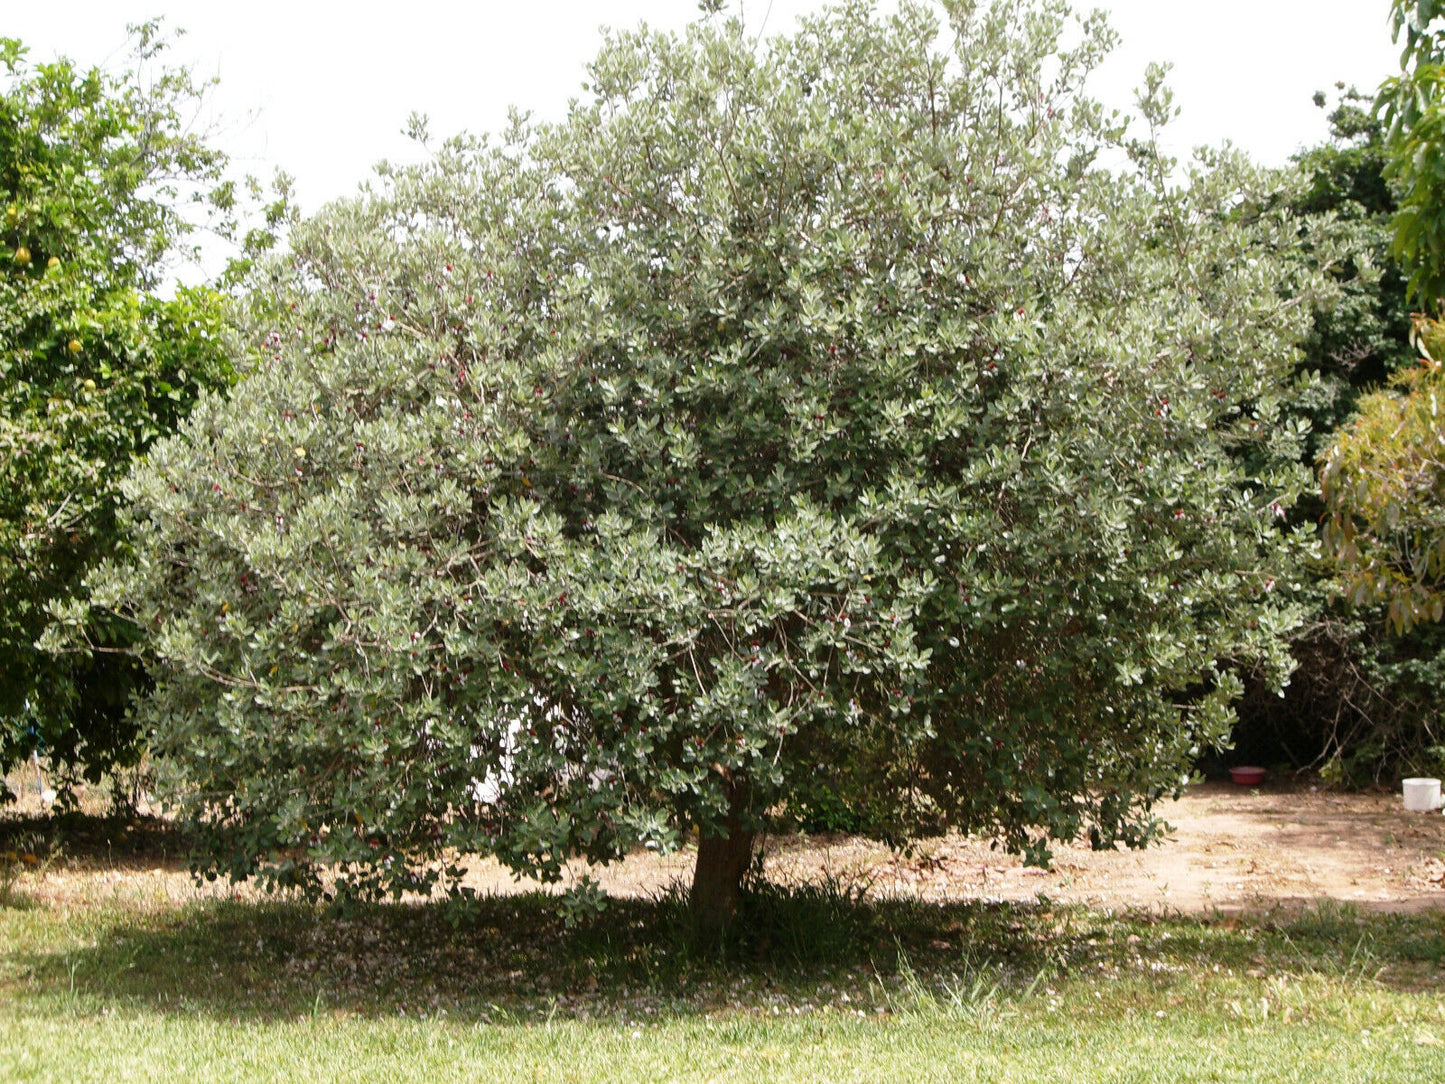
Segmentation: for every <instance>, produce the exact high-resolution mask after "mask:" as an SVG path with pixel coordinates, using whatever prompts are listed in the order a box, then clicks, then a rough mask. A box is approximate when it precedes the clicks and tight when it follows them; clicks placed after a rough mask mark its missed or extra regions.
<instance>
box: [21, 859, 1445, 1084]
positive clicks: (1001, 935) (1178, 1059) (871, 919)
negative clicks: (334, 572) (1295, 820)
mask: <svg viewBox="0 0 1445 1084" xmlns="http://www.w3.org/2000/svg"><path fill="white" fill-rule="evenodd" d="M138 834H141V835H144V832H141V833H138ZM156 842H157V841H156V840H155V839H147V840H146V841H145V847H153V846H155V845H156ZM86 846H89V847H90V851H89V858H88V859H86V858H81V857H73V858H71V859H67V858H63V857H62V858H61V859H59V860H58V864H57V865H56V867H55V868H57V869H59V868H64V869H65V870H66V872H67V874H68V875H69V876H73V877H89V878H92V879H93V880H94V882H95V883H94V885H93V886H91V887H88V888H87V891H86V892H85V894H84V901H85V902H83V903H79V904H71V905H68V906H64V907H62V906H58V905H54V904H51V903H47V902H46V897H45V896H44V895H43V894H42V893H41V892H40V890H39V881H38V874H37V872H36V869H37V867H26V868H25V869H23V870H20V871H18V873H17V872H16V871H14V870H12V873H13V874H14V876H13V883H12V884H11V886H10V888H9V891H8V894H6V895H3V896H0V1079H3V1080H5V1081H11V1080H57V1081H61V1080H64V1081H72V1080H74V1081H83V1080H107V1081H115V1080H131V1079H135V1080H182V1079H183V1080H186V1081H188V1082H199V1081H208V1080H274V1079H311V1078H324V1079H328V1080H331V1079H335V1080H378V1079H381V1080H386V1081H388V1082H394V1081H409V1080H426V1081H429V1082H435V1081H447V1080H550V1081H567V1080H577V1081H607V1080H674V1079H676V1080H746V1081H749V1082H755V1081H759V1080H797V1081H804V1080H818V1081H824V1080H827V1081H848V1080H860V1081H862V1080H867V1081H886V1080H899V1081H929V1080H949V1081H970V1080H979V1081H985V1080H986V1081H1037V1080H1045V1079H1057V1080H1068V1081H1071V1082H1072V1081H1111V1082H1112V1081H1136V1080H1137V1081H1151V1082H1153V1081H1160V1080H1190V1081H1293V1080H1299V1081H1305V1080H1316V1079H1321V1078H1328V1079H1329V1080H1330V1081H1331V1084H1344V1082H1348V1081H1392V1080H1401V1081H1413V1080H1426V1079H1436V1078H1438V1077H1439V1075H1440V1072H1441V1069H1442V1067H1445V997H1442V991H1445V916H1442V915H1440V914H1433V915H1423V916H1390V915H1371V914H1366V913H1363V912H1359V911H1356V910H1353V909H1349V908H1344V907H1339V906H1328V907H1320V908H1317V909H1314V910H1312V911H1309V912H1306V913H1304V914H1296V915H1293V916H1285V915H1282V914H1280V915H1274V916H1270V915H1264V916H1259V917H1257V918H1254V919H1248V920H1238V919H1234V918H1225V917H1224V916H1216V917H1214V918H1212V919H1192V918H1185V917H1177V916H1176V917H1172V918H1159V917H1155V916H1148V915H1142V914H1141V915H1113V914H1104V913H1094V912H1089V911H1086V910H1082V909H1078V908H1064V907H1054V906H1049V905H1047V904H1037V905H1028V906H1021V905H1003V904H998V905H993V904H970V905H954V906H934V905H924V904H917V903H905V902H880V901H876V900H869V899H862V900H860V899H857V898H850V897H849V896H848V894H846V893H844V892H841V891H839V890H837V888H836V886H827V885H825V886H821V887H815V888H808V889H801V890H797V889H780V888H776V887H770V886H762V888H761V889H760V891H758V892H757V893H755V895H754V896H753V897H752V898H751V899H750V901H749V911H748V913H747V915H746V916H745V917H744V921H743V922H742V924H741V933H740V935H739V936H738V937H736V938H735V939H734V940H733V941H732V942H731V943H730V944H728V945H727V946H724V947H723V948H721V949H719V950H717V951H715V952H713V953H709V954H700V953H698V952H695V951H694V950H693V949H692V948H691V947H690V944H689V942H688V939H687V936H686V929H687V924H686V922H685V916H684V913H683V910H682V906H683V905H682V901H681V899H680V898H679V897H677V896H676V895H670V896H667V897H664V898H662V899H659V900H654V901H650V902H631V901H611V903H610V904H609V906H608V908H607V910H606V911H604V912H603V913H602V914H601V915H599V916H596V917H595V918H593V919H590V920H588V921H586V922H584V923H583V924H581V925H580V926H578V927H576V928H573V929H567V928H566V927H565V925H564V923H563V921H562V919H561V918H560V917H559V916H558V914H557V912H556V909H555V905H554V902H553V901H550V900H548V899H546V898H544V897H540V896H522V897H513V898H506V899H490V900H485V901H482V903H481V904H480V905H479V906H478V907H477V909H476V911H475V913H474V914H472V915H469V916H467V917H465V918H464V919H462V920H460V921H457V920H456V916H455V915H451V916H449V915H448V914H447V913H446V912H445V911H444V910H443V909H442V908H439V907H430V906H401V905H398V906H387V907H367V908H362V909H359V910H357V911H355V912H354V913H352V914H350V915H346V916H339V915H335V914H332V913H328V912H326V911H324V910H319V909H316V908H313V907H310V906H307V905H303V904H299V903H293V902H270V903H255V902H235V901H211V902H202V903H190V904H185V905H176V904H171V903H169V902H167V901H166V900H165V899H164V898H162V897H161V896H160V895H159V894H152V895H147V894H146V893H145V892H144V891H143V890H127V891H119V890H115V889H113V888H107V882H105V881H103V879H102V875H103V873H104V866H103V863H100V865H101V867H102V868H101V869H99V870H96V871H94V872H91V873H86V872H84V868H85V867H87V866H89V867H94V866H95V865H97V864H98V863H96V862H95V855H96V854H98V853H103V852H100V851H98V850H97V844H95V843H94V841H92V842H91V843H90V844H87V845H86ZM5 850H6V846H3V845H0V852H4V851H5ZM111 853H113V852H111Z"/></svg>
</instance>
